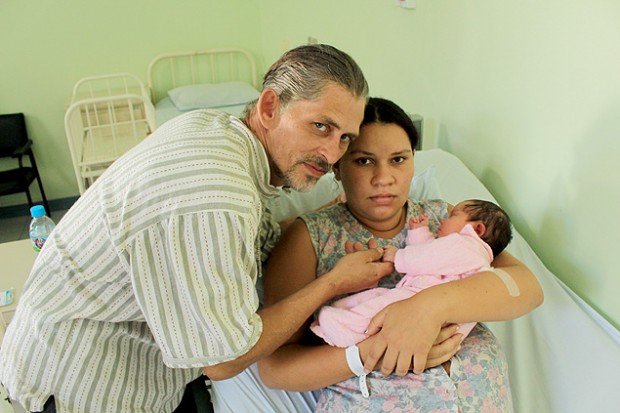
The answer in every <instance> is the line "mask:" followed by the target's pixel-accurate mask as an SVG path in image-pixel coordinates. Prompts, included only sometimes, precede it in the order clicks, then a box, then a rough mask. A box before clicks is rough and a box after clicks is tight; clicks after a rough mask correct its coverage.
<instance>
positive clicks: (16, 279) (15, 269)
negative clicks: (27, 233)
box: [0, 239, 37, 343]
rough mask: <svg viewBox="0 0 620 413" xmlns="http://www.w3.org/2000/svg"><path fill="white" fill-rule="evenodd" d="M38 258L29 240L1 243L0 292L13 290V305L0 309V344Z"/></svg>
mask: <svg viewBox="0 0 620 413" xmlns="http://www.w3.org/2000/svg"><path fill="white" fill-rule="evenodd" d="M36 257H37V253H36V252H35V251H34V250H33V248H32V242H31V241H30V240H29V239H24V240H19V241H12V242H4V243H0V291H4V290H8V289H9V288H12V289H13V303H12V304H11V305H5V306H2V307H0V343H2V339H3V338H4V332H5V330H6V326H7V325H8V324H9V321H11V318H12V317H13V314H14V312H15V307H16V306H17V302H18V301H19V298H20V297H21V293H22V288H23V287H24V283H25V282H26V279H27V278H28V275H29V274H30V270H31V269H32V264H33V263H34V260H35V258H36Z"/></svg>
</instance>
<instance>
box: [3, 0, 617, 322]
mask: <svg viewBox="0 0 620 413" xmlns="http://www.w3.org/2000/svg"><path fill="white" fill-rule="evenodd" d="M417 5H418V7H417V9H415V10H405V9H401V8H398V7H396V6H395V5H394V1H393V0H383V1H379V0H356V1H352V0H339V1H329V0H314V1H311V2H309V1H300V0H289V1H287V2H286V3H285V2H282V1H276V0H261V1H256V0H246V1H244V0H226V1H218V0H202V1H192V0H184V1H179V2H168V1H163V0H152V1H147V0H133V1H130V2H121V1H119V0H109V1H105V2H93V1H88V0H81V1H78V0H73V1H71V0H57V1H53V2H52V1H44V0H32V1H23V2H22V1H18V0H5V1H2V2H0V59H1V62H2V64H0V113H8V112H18V111H23V112H25V113H26V114H27V116H28V126H29V130H30V132H31V134H32V138H33V139H34V140H35V146H36V154H37V157H38V159H40V164H41V169H42V170H43V173H44V176H45V186H46V188H47V191H48V192H49V196H50V198H52V199H55V198H63V197H67V196H75V195H77V185H76V184H75V178H74V176H73V173H72V168H71V161H70V159H69V152H68V148H67V144H66V138H65V136H64V128H63V114H64V106H65V103H66V100H67V98H68V97H69V94H70V92H71V87H72V85H73V83H74V82H75V81H77V80H78V79H79V78H81V77H83V76H88V75H95V74H105V73H114V72H120V71H128V72H132V73H134V74H136V75H138V76H140V77H141V78H143V79H144V80H146V79H145V78H146V68H147V65H148V62H149V61H150V59H151V58H152V57H154V56H155V55H157V54H158V53H162V52H167V51H174V50H192V49H199V48H207V47H216V46H241V47H246V48H248V49H250V50H251V51H252V52H254V54H255V55H256V56H257V57H258V58H259V67H261V68H262V69H264V68H265V67H266V65H267V64H269V63H270V62H271V61H273V60H274V59H276V58H277V57H278V56H279V55H280V54H281V53H282V52H283V51H284V50H286V49H288V48H290V47H293V46H296V45H298V44H301V43H305V42H306V41H307V39H308V37H309V36H312V37H315V38H317V39H318V40H319V41H320V42H324V43H331V44H334V45H336V46H338V47H340V48H342V49H343V50H346V51H347V52H348V53H350V54H351V55H352V56H353V57H354V58H355V59H356V60H357V61H358V62H359V63H360V65H361V66H362V67H363V68H364V71H365V73H366V75H367V77H368V80H369V82H370V85H371V93H372V94H374V95H378V96H384V97H388V98H391V99H393V100H395V101H397V102H399V103H400V104H401V105H402V106H404V107H405V108H406V109H407V110H409V111H411V112H417V113H421V114H422V115H424V117H425V142H426V143H425V145H426V147H430V146H434V145H435V146H439V147H442V148H444V149H447V150H449V151H451V152H453V153H455V154H457V155H458V156H459V157H460V158H461V159H462V160H463V161H464V162H465V163H466V164H467V165H468V166H469V167H470V168H471V169H472V171H473V172H474V173H475V174H476V175H477V176H478V177H480V179H481V180H482V181H483V182H484V183H485V184H486V185H487V187H488V188H489V189H490V190H491V192H492V193H493V194H494V195H495V196H496V198H498V200H499V201H500V202H501V203H502V204H503V205H504V206H505V207H506V209H507V210H508V212H509V213H510V214H511V216H512V217H513V220H514V223H515V226H516V227H517V229H518V230H519V232H521V234H523V235H524V236H525V238H526V239H527V240H528V241H529V243H530V244H531V245H532V246H533V247H534V249H535V250H536V251H537V253H538V254H539V256H540V257H541V258H542V260H543V261H544V263H545V264H546V265H547V266H548V267H549V268H550V269H551V270H552V271H554V272H555V273H556V274H557V275H558V276H559V277H560V278H561V279H562V280H563V281H564V282H566V283H567V284H568V285H569V286H570V287H572V288H573V289H574V290H576V291H577V292H578V293H579V294H580V295H581V296H582V297H583V298H584V299H585V300H586V301H588V302H589V303H590V304H592V305H593V306H594V307H595V308H597V309H598V310H600V311H601V313H602V314H603V315H604V316H605V317H606V318H607V319H608V320H610V321H612V323H613V324H615V326H616V327H618V326H620V301H619V300H617V298H616V296H617V295H618V294H619V293H620V276H618V274H617V270H616V263H615V260H614V258H615V253H616V251H617V249H618V245H620V235H619V234H620V220H619V219H617V218H616V216H615V211H616V208H618V206H619V205H620V185H618V184H617V182H618V181H619V180H620V176H619V175H620V169H619V168H618V167H617V166H616V163H617V160H618V159H620V148H619V146H620V136H619V135H620V116H619V115H618V114H619V113H620V76H619V75H618V73H620V53H618V44H620V24H618V22H619V21H620V3H619V2H617V0H592V1H590V2H588V3H583V2H577V1H575V0H545V1H540V0H538V1H534V0H521V1H498V0H417ZM284 6H286V7H284ZM8 198H9V199H8V200H7V199H6V198H0V206H3V205H7V204H8V205H10V204H11V203H15V202H24V201H23V200H22V199H21V198H20V199H19V200H18V201H16V200H15V199H11V197H8ZM453 201H456V200H453ZM599 204H600V205H602V206H603V207H602V208H603V210H602V211H598V210H595V209H594V206H596V205H599Z"/></svg>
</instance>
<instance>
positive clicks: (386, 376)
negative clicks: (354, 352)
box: [259, 98, 542, 412]
mask: <svg viewBox="0 0 620 413" xmlns="http://www.w3.org/2000/svg"><path fill="white" fill-rule="evenodd" d="M416 143H417V134H416V132H415V129H414V128H413V125H412V124H411V121H410V119H409V117H408V116H407V115H406V113H405V112H404V111H403V110H402V109H400V108H399V107H398V106H396V105H395V104H394V103H392V102H390V101H387V100H384V99H378V98H371V99H370V100H369V103H368V106H367V108H366V111H365V116H364V121H363V123H362V126H361V128H360V136H359V137H358V138H357V139H356V140H355V141H354V142H352V143H351V144H350V146H349V148H348V150H347V152H346V154H345V155H344V156H343V157H342V159H341V160H340V161H339V162H338V164H337V165H336V167H335V168H334V169H335V173H336V177H337V179H340V180H341V181H342V184H343V188H344V192H345V194H346V199H347V200H346V203H340V204H336V205H333V206H331V207H329V208H326V209H323V210H321V211H318V212H315V213H311V214H308V215H306V216H304V217H303V218H302V219H300V220H297V221H295V222H294V223H293V224H292V225H291V227H290V229H289V230H288V231H287V233H286V234H285V235H284V236H283V238H282V240H281V242H280V243H279V244H278V247H276V249H275V250H274V251H273V253H272V256H271V258H270V262H269V269H268V274H267V279H266V280H265V283H266V284H265V305H266V306H269V305H271V304H273V303H275V302H277V301H278V300H281V299H283V298H284V297H286V296H288V295H290V294H292V293H293V292H295V291H297V290H299V289H300V288H302V287H303V286H304V285H306V284H307V283H309V282H311V281H312V280H313V279H314V278H315V277H318V276H321V275H322V274H324V273H325V272H326V271H328V270H329V269H330V268H331V267H332V266H333V265H335V263H336V262H337V260H338V259H339V258H340V257H342V256H343V255H344V254H345V253H346V251H345V250H346V249H345V246H344V245H345V241H354V242H358V243H361V244H364V245H366V244H368V243H369V242H370V243H371V244H370V245H374V242H375V241H374V240H376V242H377V243H378V245H379V246H386V245H394V246H396V247H403V246H404V244H405V236H406V229H407V228H406V222H407V221H408V219H409V218H410V217H413V216H419V215H422V214H426V215H427V216H428V217H429V220H430V228H431V230H432V231H435V232H436V230H437V227H438V225H439V221H440V220H441V219H443V218H446V217H447V215H448V210H449V208H450V206H449V205H447V204H446V203H445V202H443V201H411V200H408V198H407V196H408V193H409V186H410V183H411V179H412V177H413V173H414V162H413V155H414V149H413V148H414V147H415V144H416ZM358 245H359V244H358ZM349 249H350V248H349ZM291 257H293V259H291ZM493 266H494V267H496V268H501V269H502V270H504V273H503V274H504V276H503V277H498V276H497V275H496V274H495V273H493V272H490V271H485V272H481V273H478V274H475V275H473V276H471V277H469V278H467V279H464V280H460V281H455V282H452V283H447V284H442V285H439V286H435V287H431V288H429V289H427V290H425V291H423V292H420V293H419V294H417V295H415V296H414V297H412V298H410V299H407V300H403V301H400V302H398V303H394V304H392V305H390V306H388V307H387V308H386V309H384V310H383V311H382V312H380V313H379V314H378V315H377V316H376V317H375V318H374V319H373V321H372V322H371V325H370V327H369V332H370V333H371V334H374V335H373V336H371V337H370V338H368V339H367V340H365V341H363V342H361V343H359V345H358V346H359V351H360V356H361V359H362V360H363V361H364V366H365V368H366V370H367V371H369V370H370V369H372V368H373V367H374V366H375V364H377V362H379V365H380V366H381V370H380V372H379V371H373V372H371V373H370V374H369V375H368V377H367V382H368V387H369V388H370V393H371V396H370V397H369V398H365V397H363V395H362V394H361V392H360V387H359V386H358V380H357V378H355V377H354V374H353V373H352V371H351V369H350V368H349V366H348V364H347V361H346V357H345V350H344V349H341V348H336V347H330V346H328V345H326V344H320V345H308V341H307V339H308V330H307V329H304V330H300V331H298V333H297V334H296V335H295V336H294V337H293V338H292V339H291V341H290V342H289V344H287V345H285V346H283V347H281V348H280V349H279V350H277V351H276V352H275V353H274V354H273V355H272V356H271V357H269V358H268V359H266V360H264V361H263V362H260V363H259V371H260V374H261V378H262V379H263V381H264V382H265V383H266V384H267V385H268V386H270V387H274V388H280V389H286V390H294V391H305V390H313V389H318V388H325V389H323V390H322V392H321V398H320V399H319V402H318V405H317V410H319V411H390V412H393V411H408V412H415V411H420V412H432V411H454V412H456V411H462V412H480V411H485V409H491V410H493V411H503V412H506V411H508V412H510V411H512V405H511V403H512V402H511V397H510V389H509V386H508V376H507V372H506V366H505V360H504V358H503V355H502V353H501V350H500V348H499V345H498V343H497V341H496V339H495V337H494V336H493V335H492V334H491V333H490V332H489V331H488V330H487V329H486V328H485V327H484V326H481V325H478V326H477V327H476V328H475V329H474V330H473V331H472V332H471V334H470V335H469V336H468V338H467V339H466V340H465V341H463V343H462V348H461V349H460V351H459V352H458V353H457V355H455V356H454V357H453V358H452V359H451V360H450V361H449V362H447V363H444V364H443V365H440V366H437V367H433V366H436V365H437V360H434V359H433V358H432V357H431V358H429V350H430V349H431V347H432V346H433V344H434V343H435V342H441V341H442V340H445V336H444V334H440V331H443V332H444V333H445V332H446V330H448V329H444V330H441V329H442V326H445V325H446V324H450V323H463V322H473V321H491V320H507V319H511V318H515V317H518V316H520V315H523V314H525V313H527V312H529V311H531V310H532V309H533V308H535V307H536V306H538V305H539V304H540V303H541V302H542V290H541V288H540V286H539V284H538V282H537V281H536V279H535V277H534V276H533V274H532V273H531V272H530V271H529V270H528V269H527V268H525V267H524V266H523V264H521V263H520V262H519V261H518V260H516V259H515V258H513V257H512V256H511V255H510V254H509V253H507V252H502V253H501V254H500V255H499V256H498V257H497V258H496V259H495V260H494V262H493ZM401 277H402V275H400V274H398V273H393V274H392V275H391V276H388V277H386V278H384V279H383V280H382V281H381V282H380V284H379V285H380V286H383V287H388V288H389V287H393V286H394V285H395V284H396V283H397V282H398V280H399V279H400V278H401ZM506 277H508V279H509V280H508V281H510V283H511V285H510V286H511V288H507V287H508V286H507V284H506V283H505V282H506ZM512 283H514V285H513V284H512ZM514 286H516V290H515V289H514V288H513V287H514ZM515 291H517V292H518V294H515ZM309 321H310V320H309ZM452 331H453V330H452ZM452 331H449V333H450V334H451V333H452ZM375 333H376V334H375ZM455 337H457V338H458V335H457V336H455ZM455 337H451V338H450V339H448V340H446V343H449V342H450V341H451V340H454V339H455ZM448 345H449V344H448ZM380 359H381V360H380ZM412 359H413V369H412V366H411V364H412ZM425 367H433V368H428V369H426V370H424V368H425ZM411 370H413V371H414V372H415V373H411V372H410V371H411ZM392 371H395V373H396V374H391V373H392Z"/></svg>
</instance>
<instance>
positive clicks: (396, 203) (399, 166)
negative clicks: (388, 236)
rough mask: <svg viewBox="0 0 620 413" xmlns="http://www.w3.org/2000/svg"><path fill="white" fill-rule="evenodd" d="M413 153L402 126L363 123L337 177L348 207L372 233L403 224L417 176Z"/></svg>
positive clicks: (339, 168) (338, 169) (339, 166)
mask: <svg viewBox="0 0 620 413" xmlns="http://www.w3.org/2000/svg"><path fill="white" fill-rule="evenodd" d="M413 154H414V152H413V149H412V147H411V142H410V141H409V137H408V136H407V133H406V132H405V131H404V129H402V128H401V127H400V126H398V125H396V124H392V123H371V124H367V125H364V126H362V128H361V129H360V135H359V137H358V138H357V139H356V140H354V141H353V142H352V143H351V144H350V145H349V148H348V150H347V152H346V153H345V155H344V156H343V157H342V159H341V160H340V162H339V164H338V167H337V169H336V176H337V177H338V178H339V179H340V180H341V181H342V185H343V188H344V191H345V194H346V196H347V206H348V208H349V210H350V211H351V212H352V213H353V215H354V216H355V217H356V218H357V219H358V220H360V221H361V222H362V224H364V225H365V226H366V227H367V228H369V229H370V230H371V232H372V230H373V229H375V230H377V231H389V230H392V229H394V228H395V226H396V225H398V224H399V223H400V221H401V219H402V217H403V213H404V212H403V206H404V205H405V202H406V201H407V198H408V196H409V187H410V185H411V179H412V178H413V170H414V165H413ZM403 222H404V221H403Z"/></svg>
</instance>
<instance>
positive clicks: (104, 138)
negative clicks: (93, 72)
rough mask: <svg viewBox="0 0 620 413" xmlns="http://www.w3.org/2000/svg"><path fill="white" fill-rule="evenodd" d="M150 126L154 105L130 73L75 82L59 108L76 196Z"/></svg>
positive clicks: (86, 78)
mask: <svg viewBox="0 0 620 413" xmlns="http://www.w3.org/2000/svg"><path fill="white" fill-rule="evenodd" d="M153 130H155V118H154V109H153V106H152V104H151V100H150V97H149V94H148V91H147V89H146V87H145V86H144V84H143V83H142V81H141V80H140V79H138V78H137V77H136V76H134V75H132V74H130V73H116V74H109V75H102V76H89V77H85V78H82V79H80V80H79V81H78V82H76V84H75V85H74V87H73V92H72V95H71V101H70V104H69V106H68V108H67V110H66V112H65V134H66V136H67V142H68V144H69V150H70V152H71V160H72V162H73V170H74V173H75V177H76V180H77V184H78V189H79V191H80V195H81V194H83V193H84V191H86V189H88V187H89V186H90V185H92V183H93V182H94V181H95V180H96V179H97V178H98V177H99V176H100V175H101V174H102V173H103V172H104V171H105V170H106V169H107V168H108V166H110V164H112V162H114V161H115V160H116V159H118V158H119V157H120V156H121V155H123V154H124V153H125V152H127V151H128V150H129V149H131V148H132V147H134V146H135V145H137V144H138V143H140V142H141V141H142V140H143V139H144V138H146V137H147V136H148V135H150V134H151V133H152V132H153Z"/></svg>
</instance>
